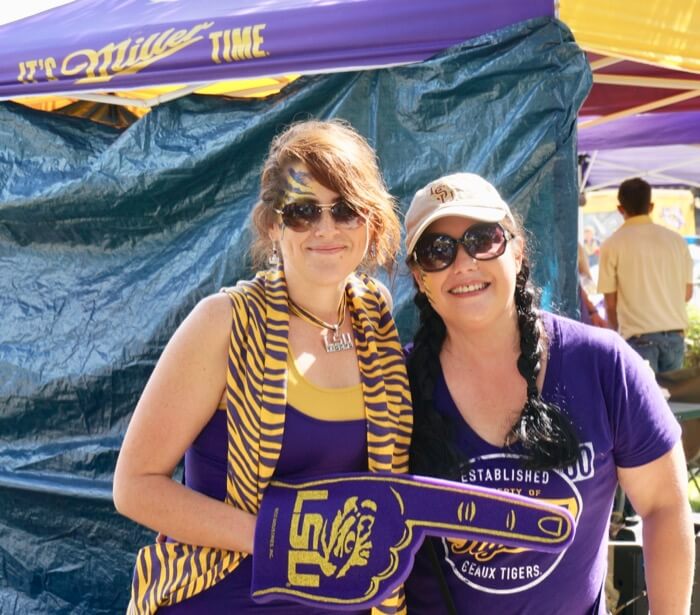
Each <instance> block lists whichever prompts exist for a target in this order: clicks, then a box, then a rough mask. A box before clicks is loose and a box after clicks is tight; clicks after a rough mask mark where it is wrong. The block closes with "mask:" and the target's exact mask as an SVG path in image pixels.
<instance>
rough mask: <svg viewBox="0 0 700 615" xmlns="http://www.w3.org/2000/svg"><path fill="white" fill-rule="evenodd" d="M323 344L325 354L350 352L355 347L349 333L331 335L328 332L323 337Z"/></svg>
mask: <svg viewBox="0 0 700 615" xmlns="http://www.w3.org/2000/svg"><path fill="white" fill-rule="evenodd" d="M323 343H324V345H325V346H326V352H341V351H343V350H352V349H353V348H354V347H355V346H354V344H353V343H352V335H351V334H350V333H338V332H333V333H331V332H330V331H329V332H327V333H326V335H324V336H323Z"/></svg>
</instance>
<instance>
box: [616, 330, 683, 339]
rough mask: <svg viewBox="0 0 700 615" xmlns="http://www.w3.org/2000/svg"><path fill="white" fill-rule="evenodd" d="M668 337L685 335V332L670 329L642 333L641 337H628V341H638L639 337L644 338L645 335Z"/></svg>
mask: <svg viewBox="0 0 700 615" xmlns="http://www.w3.org/2000/svg"><path fill="white" fill-rule="evenodd" d="M658 334H662V335H666V334H674V335H685V331H684V330H683V329H670V330H668V331H649V333H640V334H639V335H632V336H630V337H628V338H627V339H628V340H634V339H637V338H638V337H643V336H645V335H658Z"/></svg>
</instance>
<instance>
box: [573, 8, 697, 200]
mask: <svg viewBox="0 0 700 615" xmlns="http://www.w3.org/2000/svg"><path fill="white" fill-rule="evenodd" d="M560 17H561V18H562V19H563V20H564V21H565V22H566V23H567V24H568V25H569V26H570V27H571V28H572V30H573V31H574V34H575V36H576V40H577V42H578V43H579V45H581V47H582V48H583V49H585V50H586V51H587V52H588V57H589V61H590V63H591V68H592V70H593V82H594V86H593V88H592V90H591V93H590V94H589V96H588V98H587V99H586V102H585V103H584V105H583V108H582V110H581V112H580V117H579V123H578V127H579V151H580V152H587V153H588V154H589V158H588V160H589V165H588V175H587V177H588V179H589V185H588V189H595V188H604V187H609V186H610V185H611V184H612V185H614V184H615V183H619V182H620V181H622V180H624V179H625V178H627V177H632V176H635V175H640V176H643V177H645V178H646V179H647V180H649V181H650V182H651V183H654V184H656V185H659V184H678V185H689V186H698V183H699V182H700V171H697V170H696V168H697V160H698V158H697V151H696V149H695V148H685V149H679V148H661V149H660V148H659V146H678V145H693V144H700V77H698V73H700V2H698V1H697V0H683V1H675V2H674V1H669V2H647V3H638V2H631V1H629V0H617V1H616V2H609V0H587V1H586V2H585V3H584V2H577V1H576V0H562V1H561V11H560ZM630 148H635V149H630ZM636 148H642V149H636ZM643 148H649V149H643ZM601 150H605V151H604V152H602V151H601ZM683 159H685V160H683ZM582 188H583V186H582Z"/></svg>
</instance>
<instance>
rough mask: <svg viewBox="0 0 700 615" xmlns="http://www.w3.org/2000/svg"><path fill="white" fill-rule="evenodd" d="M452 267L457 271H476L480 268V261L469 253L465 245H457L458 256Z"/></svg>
mask: <svg viewBox="0 0 700 615" xmlns="http://www.w3.org/2000/svg"><path fill="white" fill-rule="evenodd" d="M452 267H453V268H454V270H455V271H474V270H476V269H478V268H479V266H478V261H477V260H476V259H475V258H474V257H472V256H470V255H469V254H467V251H466V250H465V249H464V246H463V245H459V246H457V257H456V258H455V262H454V263H452Z"/></svg>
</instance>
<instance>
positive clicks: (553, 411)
mask: <svg viewBox="0 0 700 615" xmlns="http://www.w3.org/2000/svg"><path fill="white" fill-rule="evenodd" d="M529 278H530V268H529V266H528V264H527V261H526V260H525V259H523V263H522V267H521V269H520V272H519V273H518V276H517V278H516V285H515V306H516V309H517V311H518V329H519V331H520V357H518V371H519V372H520V374H521V375H522V377H523V378H524V379H525V382H527V401H526V402H525V405H524V406H523V409H522V411H521V413H520V419H519V420H518V422H517V423H516V424H515V425H513V428H512V429H511V432H510V437H509V440H510V441H514V440H517V441H519V442H520V443H521V445H522V447H523V449H524V450H525V453H526V454H527V457H528V461H527V465H528V466H529V467H531V468H535V469H549V468H561V467H564V466H567V465H570V464H572V463H574V462H575V461H576V459H577V457H578V452H579V442H578V438H577V436H576V433H575V432H574V429H573V427H572V425H571V423H570V422H569V420H568V418H567V417H566V416H565V415H564V413H563V412H562V410H561V408H559V407H558V406H557V405H556V404H552V403H547V402H545V401H544V400H543V399H542V397H541V396H540V393H539V391H538V390H537V376H538V375H539V373H540V369H541V367H542V365H541V361H540V358H541V356H542V351H543V344H542V340H541V335H540V332H541V330H542V329H541V322H540V318H539V316H538V313H537V310H536V309H535V303H536V301H535V299H536V296H535V290H534V289H533V287H532V286H531V285H530V283H529Z"/></svg>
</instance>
